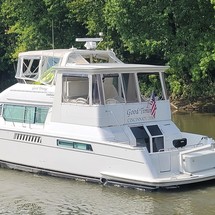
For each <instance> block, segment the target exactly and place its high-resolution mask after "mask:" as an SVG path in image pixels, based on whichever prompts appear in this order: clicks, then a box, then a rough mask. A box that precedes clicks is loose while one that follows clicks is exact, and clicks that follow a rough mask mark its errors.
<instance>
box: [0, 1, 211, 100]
mask: <svg viewBox="0 0 215 215" xmlns="http://www.w3.org/2000/svg"><path fill="white" fill-rule="evenodd" d="M0 3H2V4H1V8H0V10H1V17H0V18H1V20H0V45H1V51H0V53H1V63H2V65H4V64H5V63H8V59H15V58H16V57H17V54H18V53H19V52H20V51H25V50H35V49H49V48H52V46H53V40H52V35H53V34H52V26H54V36H55V41H54V44H55V48H65V47H66V48H68V47H71V45H72V44H74V40H75V38H76V37H85V36H86V34H87V36H89V37H95V36H98V34H99V32H103V34H104V42H103V43H101V44H100V46H99V48H106V47H109V48H113V49H114V50H115V52H116V54H117V55H118V56H120V58H121V59H122V60H123V61H125V62H134V63H150V64H168V65H169V66H170V69H169V70H168V82H169V87H170V90H171V92H172V97H184V98H188V99H193V98H198V97H199V96H202V95H203V96H210V95H212V96H213V95H214V94H215V92H214V91H215V90H214V82H215V37H214V33H215V22H214V21H215V20H214V18H215V0H189V1H187V0H168V1H164V0H156V1H155V0H144V1H142V0H97V1H95V0H61V1H58V0H37V1H34V0H0ZM5 32H6V33H5ZM10 62H11V61H10ZM9 65H11V63H9ZM1 69H2V71H3V70H6V69H7V68H6V67H2V68H1ZM2 71H0V72H1V74H2Z"/></svg>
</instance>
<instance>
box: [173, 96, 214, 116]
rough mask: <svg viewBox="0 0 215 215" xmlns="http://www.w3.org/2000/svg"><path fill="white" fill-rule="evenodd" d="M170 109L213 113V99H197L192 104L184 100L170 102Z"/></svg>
mask: <svg viewBox="0 0 215 215" xmlns="http://www.w3.org/2000/svg"><path fill="white" fill-rule="evenodd" d="M171 107H172V108H173V109H175V110H183V111H195V112H201V113H215V97H204V98H199V99H198V100H195V101H192V102H191V101H189V100H185V99H179V100H172V101H171Z"/></svg>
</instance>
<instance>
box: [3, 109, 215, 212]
mask: <svg viewBox="0 0 215 215" xmlns="http://www.w3.org/2000/svg"><path fill="white" fill-rule="evenodd" d="M183 117H184V120H185V121H187V124H186V123H185V122H184V121H183V119H182V118H183ZM196 117H197V118H198V119H196ZM173 119H174V121H175V122H176V123H177V124H178V125H179V126H180V127H181V128H182V129H183V130H184V129H185V130H186V129H188V130H189V131H192V132H195V131H196V132H198V131H197V130H195V129H199V128H200V131H202V132H200V133H206V134H208V133H207V132H208V130H209V134H212V135H213V136H215V132H214V127H215V121H214V120H215V116H214V115H213V114H211V115H209V117H208V115H198V114H197V115H195V114H194V115H192V116H190V115H186V114H183V115H180V114H178V113H177V115H173ZM204 119H205V120H204ZM211 123H212V124H211ZM191 124H192V126H193V125H194V126H195V125H196V124H198V125H199V126H197V127H198V128H197V127H195V129H194V128H193V127H192V126H191ZM208 125H209V127H207V126H208ZM183 126H184V127H183ZM211 126H212V128H211ZM191 127H192V128H191ZM201 128H202V129H201ZM205 128H208V129H206V132H205V130H204V129H205ZM210 129H211V130H210ZM210 132H212V133H210ZM209 134H208V135H209ZM0 201H1V202H0V214H21V215H27V214H31V215H41V214H51V215H55V214H61V215H69V214H74V215H89V214H92V215H100V214H102V215H106V214H107V215H133V214H134V215H139V214H141V215H142V214H150V215H151V214H155V215H160V214H165V215H166V214H173V215H179V214H180V215H184V214H189V215H196V214H197V215H198V214H204V215H212V214H215V181H211V182H207V183H203V184H199V185H195V186H190V187H189V186H188V187H185V188H183V189H179V190H178V189H176V190H167V191H153V192H150V191H140V190H132V189H127V188H119V187H112V186H107V187H104V186H101V185H98V184H92V183H86V182H82V181H74V180H67V179H61V178H54V177H48V176H39V175H34V174H31V173H25V172H20V171H14V170H7V169H0Z"/></svg>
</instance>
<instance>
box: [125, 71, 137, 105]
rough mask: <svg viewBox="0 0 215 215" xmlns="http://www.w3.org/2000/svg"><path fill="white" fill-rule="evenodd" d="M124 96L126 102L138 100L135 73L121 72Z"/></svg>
mask: <svg viewBox="0 0 215 215" xmlns="http://www.w3.org/2000/svg"><path fill="white" fill-rule="evenodd" d="M122 80H123V86H124V91H125V98H126V102H127V103H134V102H138V93H137V84H136V79H135V74H134V73H130V74H127V73H125V74H122Z"/></svg>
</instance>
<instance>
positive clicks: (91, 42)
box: [76, 38, 103, 50]
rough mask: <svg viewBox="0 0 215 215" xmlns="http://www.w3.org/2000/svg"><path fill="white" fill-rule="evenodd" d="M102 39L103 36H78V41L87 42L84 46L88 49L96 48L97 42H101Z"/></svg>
mask: <svg viewBox="0 0 215 215" xmlns="http://www.w3.org/2000/svg"><path fill="white" fill-rule="evenodd" d="M102 40H103V39H102V38H76V42H86V43H85V45H84V46H85V47H86V48H87V49H88V50H95V49H96V42H101V41H102Z"/></svg>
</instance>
